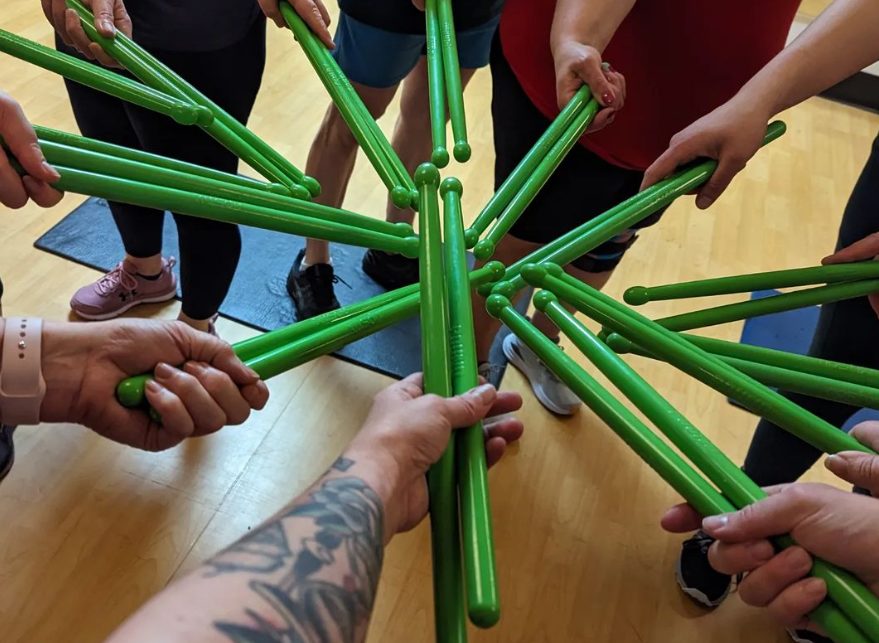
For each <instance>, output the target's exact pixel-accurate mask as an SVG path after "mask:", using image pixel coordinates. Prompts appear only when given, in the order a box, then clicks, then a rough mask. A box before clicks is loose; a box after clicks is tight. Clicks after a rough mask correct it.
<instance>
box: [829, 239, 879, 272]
mask: <svg viewBox="0 0 879 643" xmlns="http://www.w3.org/2000/svg"><path fill="white" fill-rule="evenodd" d="M876 255H879V232H874V233H873V234H871V235H868V236H866V237H864V238H863V239H861V240H860V241H855V242H854V243H853V244H851V245H850V246H846V247H845V248H843V249H842V250H839V251H837V252H835V253H833V254H832V255H830V256H829V257H824V259H822V260H821V263H823V264H825V265H826V264H834V263H848V262H850V261H863V260H866V259H872V258H873V257H875V256H876Z"/></svg>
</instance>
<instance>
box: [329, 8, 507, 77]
mask: <svg viewBox="0 0 879 643" xmlns="http://www.w3.org/2000/svg"><path fill="white" fill-rule="evenodd" d="M499 22H500V16H496V17H495V18H492V19H491V20H489V21H488V22H486V23H484V24H482V25H480V26H478V27H475V28H473V29H468V30H467V31H459V32H458V34H457V36H458V60H459V61H460V63H461V67H462V68H463V69H478V68H479V67H485V66H486V65H488V59H489V54H490V53H491V41H492V38H493V37H494V32H495V31H496V30H497V26H498V23H499ZM334 40H335V43H336V48H335V49H334V50H333V57H334V58H335V59H336V62H337V63H339V67H341V68H342V71H343V72H345V75H346V76H348V78H349V79H350V80H352V81H354V82H356V83H360V84H361V85H366V86H367V87H375V88H377V89H381V88H385V87H394V86H396V85H398V84H400V82H401V81H402V80H403V79H404V78H406V76H407V75H408V74H409V72H410V71H412V70H413V69H414V68H415V65H417V64H418V59H419V58H420V57H421V56H424V55H425V36H424V34H409V33H397V32H395V31H385V30H384V29H379V28H378V27H373V26H371V25H367V24H364V23H363V22H360V21H359V20H355V19H354V18H351V17H350V16H348V15H346V14H345V13H341V14H340V16H339V26H338V28H337V29H336V35H335V38H334Z"/></svg>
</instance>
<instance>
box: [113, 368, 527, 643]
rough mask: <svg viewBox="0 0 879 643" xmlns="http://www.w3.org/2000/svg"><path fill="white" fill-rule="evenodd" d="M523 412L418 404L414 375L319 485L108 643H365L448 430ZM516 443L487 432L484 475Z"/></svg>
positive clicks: (510, 403)
mask: <svg viewBox="0 0 879 643" xmlns="http://www.w3.org/2000/svg"><path fill="white" fill-rule="evenodd" d="M521 402H522V401H521V398H520V397H519V396H518V395H516V394H513V393H498V392H497V391H495V389H494V388H493V387H491V386H488V385H483V386H480V387H479V388H476V389H474V390H472V391H470V392H469V393H466V394H464V395H460V396H458V397H454V398H448V399H443V398H439V397H436V396H433V395H424V394H423V393H422V390H421V377H420V375H415V376H410V377H408V378H406V379H404V380H402V381H401V382H399V383H397V384H394V385H392V386H391V387H389V388H388V389H386V390H385V391H383V392H382V393H380V394H379V395H378V396H376V398H375V403H374V405H373V409H372V411H371V412H370V414H369V417H368V418H367V420H366V422H365V423H364V425H363V428H362V429H361V431H360V433H359V434H358V435H357V437H356V438H355V439H354V441H353V442H352V443H351V445H350V446H349V447H348V449H347V450H346V451H345V452H344V453H343V455H342V457H340V458H339V459H338V460H336V462H335V463H334V464H333V466H332V467H331V468H330V470H329V471H328V472H327V473H325V474H324V475H323V477H321V478H320V479H319V480H318V481H317V482H315V483H314V484H313V485H312V486H311V487H310V488H309V489H308V490H306V491H305V493H303V494H302V495H301V496H299V497H298V498H296V499H295V500H293V502H292V503H291V504H290V505H288V506H287V507H286V508H284V509H283V510H282V511H281V512H280V513H279V514H277V515H276V516H274V517H273V518H271V519H269V520H268V521H267V522H266V523H264V524H263V525H262V526H260V527H258V528H257V529H255V530H253V531H252V532H251V533H249V534H248V535H247V536H245V537H244V538H242V539H241V540H240V541H238V542H237V543H235V544H234V545H232V546H231V547H229V548H228V549H226V550H225V551H223V552H221V553H219V554H217V555H216V556H214V557H213V558H212V559H211V560H209V561H208V562H207V563H205V564H204V565H203V566H202V567H201V568H199V569H197V570H196V571H195V572H193V573H192V574H190V575H189V576H187V577H185V578H183V579H182V580H180V581H178V582H177V583H175V584H173V585H171V586H170V587H168V589H166V590H164V591H163V592H162V593H160V594H159V595H158V596H156V597H155V598H153V600H152V601H150V602H149V603H147V605H145V606H144V607H143V608H142V609H141V610H140V611H139V612H138V613H137V614H135V615H134V616H133V617H132V618H131V619H129V620H128V621H127V622H126V623H124V624H123V625H122V627H121V628H120V629H119V630H117V631H116V632H115V633H114V634H113V635H112V636H111V637H110V641H111V642H114V643H115V642H117V641H119V642H121V641H125V643H139V642H140V641H144V642H146V641H155V640H158V639H161V640H162V641H167V642H169V643H173V642H175V641H180V642H183V641H193V640H199V641H227V642H228V641H235V642H239V641H260V642H269V641H279V642H280V641H318V640H320V641H327V642H332V643H351V642H355V641H362V640H363V638H364V636H365V634H366V629H367V626H368V624H369V618H370V614H371V612H372V606H373V601H374V600H375V594H376V588H377V586H378V580H379V575H380V573H381V567H382V557H383V551H384V546H385V545H386V544H387V542H388V541H389V540H390V539H391V537H392V536H393V535H394V534H395V533H397V532H399V531H402V530H405V529H409V528H411V527H413V526H415V525H416V524H418V523H419V522H420V521H421V520H422V519H423V518H424V516H425V515H426V513H427V483H426V481H425V473H426V472H427V469H428V468H429V467H430V465H431V464H433V463H434V462H436V461H437V460H438V459H439V457H440V455H441V454H442V452H443V450H444V449H445V446H446V444H447V443H448V441H449V438H450V437H451V433H452V429H453V428H457V427H464V426H469V425H471V424H473V423H474V422H476V421H477V420H479V419H481V418H483V417H485V416H486V415H489V416H490V415H495V414H502V413H508V412H510V411H513V410H515V409H517V408H519V406H520V405H521ZM521 433H522V425H521V423H519V422H518V421H517V420H515V419H512V418H510V417H506V418H504V419H500V418H499V419H498V420H497V421H495V422H491V421H489V422H487V429H486V449H487V456H488V460H489V463H493V462H495V461H497V460H498V459H499V458H500V457H501V455H502V454H503V451H504V448H505V446H506V444H507V443H508V442H511V441H513V440H516V439H518V437H519V436H520V435H521Z"/></svg>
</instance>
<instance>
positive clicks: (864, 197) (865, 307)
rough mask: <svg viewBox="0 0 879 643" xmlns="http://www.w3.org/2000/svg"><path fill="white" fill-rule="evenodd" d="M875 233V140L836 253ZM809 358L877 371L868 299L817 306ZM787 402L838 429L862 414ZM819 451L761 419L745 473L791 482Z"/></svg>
mask: <svg viewBox="0 0 879 643" xmlns="http://www.w3.org/2000/svg"><path fill="white" fill-rule="evenodd" d="M877 231H879V136H877V138H876V140H875V141H873V149H872V152H871V154H870V158H869V159H868V160H867V164H866V165H865V166H864V169H863V171H862V172H861V176H860V178H859V179H858V182H857V184H856V185H855V188H854V190H853V191H852V194H851V197H849V201H848V204H847V205H846V208H845V213H844V214H843V217H842V224H841V225H840V229H839V237H838V240H837V243H836V248H837V250H838V249H840V248H844V247H846V246H848V245H851V244H852V243H854V242H855V241H858V240H860V239H863V238H864V237H866V236H868V235H870V234H872V233H874V232H877ZM809 355H812V356H814V357H820V358H823V359H830V360H834V361H837V362H844V363H847V364H857V365H859V366H868V367H871V368H879V319H877V317H876V313H875V312H874V311H873V309H872V308H871V307H870V304H869V302H868V301H867V298H866V297H861V298H859V299H850V300H847V301H840V302H837V303H834V304H826V305H824V306H822V307H821V316H820V317H819V319H818V327H817V329H816V330H815V336H814V338H813V339H812V346H811V348H810V349H809ZM787 397H788V398H790V399H791V400H793V401H794V402H796V403H797V404H799V405H800V406H802V407H803V408H805V409H807V410H809V411H811V412H812V413H814V414H815V415H817V416H818V417H820V418H822V419H824V420H826V421H827V422H829V423H830V424H833V425H835V426H838V427H841V426H842V425H843V424H845V422H846V420H848V419H849V418H850V417H851V416H852V415H854V414H855V413H856V412H857V411H859V410H860V409H859V408H858V407H854V406H851V405H849V404H843V403H841V402H830V401H827V400H819V399H815V398H811V397H807V396H805V395H799V394H789V395H787ZM819 457H821V452H820V451H818V449H815V448H813V447H811V446H809V445H808V444H806V443H805V442H803V441H802V440H800V439H799V438H796V437H794V436H793V435H791V434H790V433H787V432H786V431H784V430H783V429H780V428H779V427H778V426H776V425H775V424H773V423H771V422H769V421H767V420H761V421H760V423H759V424H758V425H757V429H756V431H755V432H754V438H753V440H752V441H751V446H750V448H749V449H748V455H747V457H746V458H745V466H744V469H745V472H746V473H747V474H748V475H749V476H751V478H753V479H754V481H755V482H757V483H758V484H760V485H772V484H781V483H785V482H793V481H794V480H796V479H797V478H799V477H800V476H801V475H803V474H804V473H805V472H806V471H808V470H809V468H810V467H811V466H812V465H813V464H815V462H816V461H817V460H818V458H819Z"/></svg>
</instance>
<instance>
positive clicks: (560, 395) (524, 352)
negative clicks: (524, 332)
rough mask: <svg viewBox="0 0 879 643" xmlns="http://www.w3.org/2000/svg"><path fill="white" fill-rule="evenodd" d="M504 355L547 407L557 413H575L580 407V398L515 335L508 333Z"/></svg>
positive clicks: (504, 345)
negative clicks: (525, 378) (520, 372)
mask: <svg viewBox="0 0 879 643" xmlns="http://www.w3.org/2000/svg"><path fill="white" fill-rule="evenodd" d="M503 349H504V355H506V356H507V359H508V360H510V364H512V365H513V366H515V367H516V368H518V369H519V370H520V371H522V374H523V375H524V376H525V377H527V378H528V382H529V383H530V384H531V390H533V391H534V395H536V396H537V399H538V400H540V403H541V404H543V406H545V407H546V408H547V409H549V410H550V411H552V412H553V413H555V414H556V415H573V414H574V413H576V412H577V409H579V408H580V404H581V402H580V398H578V397H577V396H576V395H574V393H573V391H571V389H569V388H568V387H567V385H565V383H564V382H562V381H561V380H559V378H557V377H556V376H555V374H553V372H552V371H551V370H549V369H548V368H547V367H546V366H545V365H544V363H543V362H541V361H540V359H539V358H538V357H537V355H535V354H534V351H532V350H531V349H530V348H528V347H527V346H526V345H525V344H523V343H522V342H520V341H519V338H518V337H516V336H515V335H507V336H506V337H504V342H503Z"/></svg>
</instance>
